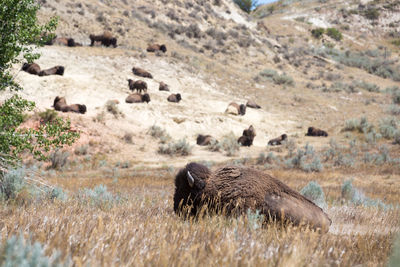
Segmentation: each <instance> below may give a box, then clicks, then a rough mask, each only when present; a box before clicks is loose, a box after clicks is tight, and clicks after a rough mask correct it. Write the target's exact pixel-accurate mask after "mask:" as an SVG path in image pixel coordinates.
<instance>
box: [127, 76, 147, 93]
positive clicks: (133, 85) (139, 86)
mask: <svg viewBox="0 0 400 267" xmlns="http://www.w3.org/2000/svg"><path fill="white" fill-rule="evenodd" d="M128 84H129V89H130V90H131V91H134V90H136V91H137V92H138V93H141V92H142V91H145V92H147V83H146V82H145V81H142V80H137V81H133V80H132V79H128Z"/></svg>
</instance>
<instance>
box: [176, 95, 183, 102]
mask: <svg viewBox="0 0 400 267" xmlns="http://www.w3.org/2000/svg"><path fill="white" fill-rule="evenodd" d="M176 100H177V101H178V102H179V101H181V100H182V97H181V94H176Z"/></svg>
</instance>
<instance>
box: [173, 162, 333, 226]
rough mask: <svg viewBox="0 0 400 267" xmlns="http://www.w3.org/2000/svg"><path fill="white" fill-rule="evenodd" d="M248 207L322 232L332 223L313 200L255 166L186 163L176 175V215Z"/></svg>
mask: <svg viewBox="0 0 400 267" xmlns="http://www.w3.org/2000/svg"><path fill="white" fill-rule="evenodd" d="M203 208H206V209H203ZM249 210H250V211H252V212H257V211H259V212H260V213H261V214H262V215H264V220H265V221H264V222H268V221H283V222H288V223H292V224H294V225H303V224H308V225H309V226H310V227H312V228H313V229H322V231H323V232H327V231H328V230H329V226H330V224H331V220H330V219H329V217H328V216H327V214H325V213H324V211H323V210H322V209H321V208H319V207H318V206H317V205H315V204H314V203H313V202H311V201H310V200H308V199H307V198H305V197H304V196H302V195H301V194H299V193H298V192H296V191H295V190H293V189H291V188H290V187H288V186H287V185H286V184H284V183H282V182H281V181H279V180H278V179H276V178H274V177H272V176H270V175H268V174H266V173H263V172H261V171H259V170H256V169H252V168H246V167H239V166H226V167H223V168H220V169H218V170H216V171H214V172H212V171H210V170H209V169H208V168H207V167H206V166H204V165H201V164H198V163H189V164H187V165H186V166H185V168H183V169H181V170H180V171H179V172H178V174H177V175H176V177H175V194H174V211H175V213H177V214H179V215H183V216H185V217H186V216H188V215H192V216H193V215H199V213H201V212H211V213H212V212H216V213H219V214H221V213H223V214H224V215H230V216H238V215H241V214H246V213H247V212H248V211H249Z"/></svg>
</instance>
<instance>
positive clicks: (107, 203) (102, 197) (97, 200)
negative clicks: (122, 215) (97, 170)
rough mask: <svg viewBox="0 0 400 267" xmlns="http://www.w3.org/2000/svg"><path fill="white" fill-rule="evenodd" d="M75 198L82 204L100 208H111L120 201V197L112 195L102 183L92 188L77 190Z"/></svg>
mask: <svg viewBox="0 0 400 267" xmlns="http://www.w3.org/2000/svg"><path fill="white" fill-rule="evenodd" d="M77 198H78V200H79V201H80V202H81V203H83V204H88V205H90V206H92V207H97V208H101V209H108V208H111V207H113V206H114V205H115V204H118V203H120V202H121V201H122V199H121V197H119V196H114V195H113V194H112V193H110V192H109V191H108V190H107V186H105V185H102V184H101V185H98V186H96V187H95V188H93V189H88V188H84V189H83V190H79V191H78V195H77Z"/></svg>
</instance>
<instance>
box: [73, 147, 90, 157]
mask: <svg viewBox="0 0 400 267" xmlns="http://www.w3.org/2000/svg"><path fill="white" fill-rule="evenodd" d="M88 149H89V145H88V144H85V145H82V146H80V147H77V148H75V151H74V153H75V155H78V156H84V155H87V153H88Z"/></svg>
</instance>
